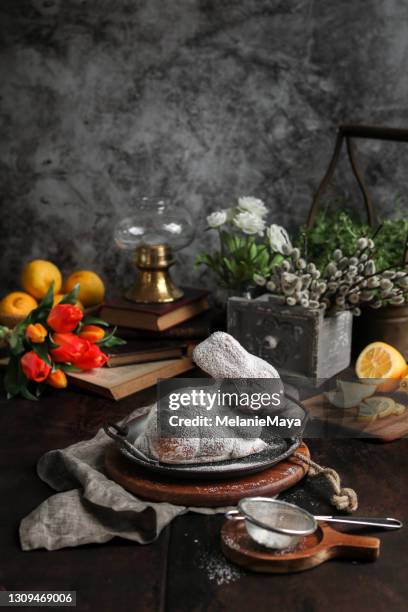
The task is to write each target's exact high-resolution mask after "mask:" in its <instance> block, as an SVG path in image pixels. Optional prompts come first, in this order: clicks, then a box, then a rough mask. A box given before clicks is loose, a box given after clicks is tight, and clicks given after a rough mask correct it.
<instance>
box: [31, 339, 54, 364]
mask: <svg viewBox="0 0 408 612" xmlns="http://www.w3.org/2000/svg"><path fill="white" fill-rule="evenodd" d="M32 349H33V351H34V353H35V354H36V355H38V357H39V358H40V359H42V360H43V361H45V363H47V364H48V365H49V366H52V361H51V360H50V356H49V355H48V347H47V345H46V343H45V342H43V343H42V344H32Z"/></svg>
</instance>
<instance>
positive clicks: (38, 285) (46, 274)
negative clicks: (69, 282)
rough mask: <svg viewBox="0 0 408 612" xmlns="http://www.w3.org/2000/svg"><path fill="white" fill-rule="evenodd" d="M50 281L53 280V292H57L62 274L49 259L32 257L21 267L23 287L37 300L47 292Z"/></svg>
mask: <svg viewBox="0 0 408 612" xmlns="http://www.w3.org/2000/svg"><path fill="white" fill-rule="evenodd" d="M52 281H54V293H58V292H59V291H60V289H61V285H62V276H61V272H60V271H59V270H58V268H57V266H56V265H54V264H53V263H52V262H51V261H46V260H45V259H33V261H30V262H29V263H28V264H26V265H25V266H24V268H23V272H22V274H21V284H22V286H23V289H24V290H25V291H27V293H30V295H32V296H34V297H35V298H37V299H38V300H41V299H42V298H43V297H44V295H45V294H46V293H47V291H48V289H49V288H50V285H51V283H52Z"/></svg>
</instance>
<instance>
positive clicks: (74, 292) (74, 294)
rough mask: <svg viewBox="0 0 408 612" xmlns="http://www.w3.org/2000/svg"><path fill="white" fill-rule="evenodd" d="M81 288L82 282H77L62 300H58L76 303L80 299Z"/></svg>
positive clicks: (64, 302)
mask: <svg viewBox="0 0 408 612" xmlns="http://www.w3.org/2000/svg"><path fill="white" fill-rule="evenodd" d="M79 289H80V284H79V283H77V284H76V285H74V287H73V288H72V289H71V291H70V292H69V293H67V294H66V295H65V296H64V297H63V298H62V300H61V301H60V302H58V303H59V304H75V303H76V302H77V300H78V295H79Z"/></svg>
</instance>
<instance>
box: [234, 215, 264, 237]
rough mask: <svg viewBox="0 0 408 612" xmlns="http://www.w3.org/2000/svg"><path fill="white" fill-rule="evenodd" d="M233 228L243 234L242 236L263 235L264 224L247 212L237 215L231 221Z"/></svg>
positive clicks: (259, 218) (261, 220)
mask: <svg viewBox="0 0 408 612" xmlns="http://www.w3.org/2000/svg"><path fill="white" fill-rule="evenodd" d="M233 223H234V225H235V227H237V228H238V229H240V230H241V231H243V232H244V234H259V235H260V236H261V235H262V234H263V232H264V229H265V223H264V221H263V219H261V217H257V216H256V215H252V214H251V213H249V212H240V213H238V214H237V215H236V216H235V217H234V220H233Z"/></svg>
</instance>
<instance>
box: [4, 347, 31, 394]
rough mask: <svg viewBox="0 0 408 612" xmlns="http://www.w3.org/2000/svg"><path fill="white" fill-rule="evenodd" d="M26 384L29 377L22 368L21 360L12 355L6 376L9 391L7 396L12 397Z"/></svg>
mask: <svg viewBox="0 0 408 612" xmlns="http://www.w3.org/2000/svg"><path fill="white" fill-rule="evenodd" d="M26 384H27V379H26V377H25V376H24V372H23V371H22V369H21V365H20V360H19V359H18V358H17V357H15V356H11V357H10V360H9V363H8V365H7V371H6V375H5V377H4V387H5V389H6V392H7V398H8V399H10V398H12V397H14V396H15V395H18V393H20V389H21V388H22V387H23V386H25V385H26Z"/></svg>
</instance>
